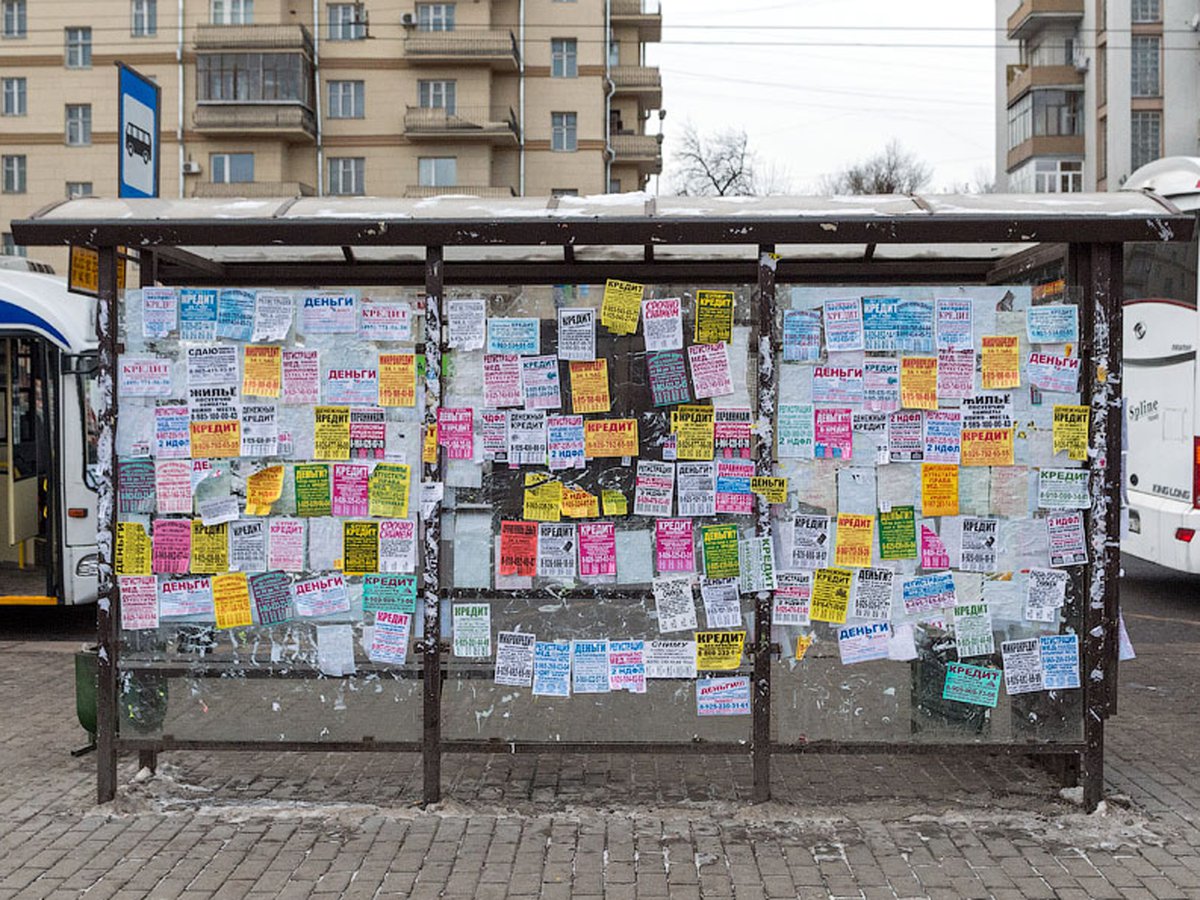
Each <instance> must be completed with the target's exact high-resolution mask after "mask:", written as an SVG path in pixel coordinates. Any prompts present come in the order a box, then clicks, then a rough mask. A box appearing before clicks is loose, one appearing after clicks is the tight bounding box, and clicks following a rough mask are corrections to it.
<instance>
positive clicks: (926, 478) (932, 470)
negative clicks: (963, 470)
mask: <svg viewBox="0 0 1200 900" xmlns="http://www.w3.org/2000/svg"><path fill="white" fill-rule="evenodd" d="M921 515H923V516H924V517H925V518H927V519H929V518H933V517H934V516H957V515H958V466H955V465H950V464H947V463H922V464H921Z"/></svg>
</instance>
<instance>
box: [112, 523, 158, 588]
mask: <svg viewBox="0 0 1200 900" xmlns="http://www.w3.org/2000/svg"><path fill="white" fill-rule="evenodd" d="M151 546H152V545H151V543H150V538H149V536H148V535H147V534H146V529H145V528H143V527H142V525H141V523H140V522H118V523H117V540H116V548H115V554H116V568H117V574H118V575H150V574H152V572H151V569H150V560H151V555H152V554H151Z"/></svg>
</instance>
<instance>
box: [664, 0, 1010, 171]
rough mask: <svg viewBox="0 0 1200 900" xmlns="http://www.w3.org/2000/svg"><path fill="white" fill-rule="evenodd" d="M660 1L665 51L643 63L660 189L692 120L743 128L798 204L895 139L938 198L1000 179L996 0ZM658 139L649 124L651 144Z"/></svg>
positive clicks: (707, 129) (704, 126) (702, 125)
mask: <svg viewBox="0 0 1200 900" xmlns="http://www.w3.org/2000/svg"><path fill="white" fill-rule="evenodd" d="M651 2H653V0H651ZM661 2H662V14H663V40H662V43H661V44H650V45H648V48H647V51H646V62H647V64H648V65H653V66H658V67H659V68H660V69H661V70H662V79H663V106H664V108H665V109H666V111H667V114H666V117H665V119H663V120H662V123H661V124H662V128H663V132H664V141H663V151H664V157H665V172H666V174H664V176H663V179H662V190H664V191H666V190H667V189H668V187H669V173H670V171H671V164H672V142H673V139H674V138H676V137H677V136H678V135H679V133H680V132H681V130H682V129H683V127H684V125H685V124H686V123H687V122H688V121H691V122H692V123H693V124H695V126H696V127H697V129H698V130H699V131H700V133H701V134H709V133H713V132H715V131H719V130H721V129H723V128H735V129H745V131H746V133H747V135H748V137H749V143H750V147H751V149H752V150H753V151H754V152H755V153H756V155H757V157H758V159H759V161H760V163H762V164H766V165H774V166H775V167H776V169H777V170H779V171H780V172H781V173H782V174H783V175H784V176H785V180H786V182H787V187H788V189H790V191H791V192H793V193H806V192H815V191H816V190H817V189H818V182H819V180H820V178H821V177H822V176H823V175H827V174H831V173H834V172H837V171H838V170H839V169H841V168H843V167H844V166H846V165H848V164H850V163H853V162H856V161H859V160H862V159H864V158H866V157H869V156H872V155H874V154H875V153H876V152H878V151H879V150H881V149H882V148H883V146H884V145H885V144H886V143H887V142H888V141H889V140H891V139H893V138H895V139H897V140H898V141H899V142H900V143H901V145H902V146H903V147H904V148H905V149H907V150H911V151H914V152H915V153H916V155H917V156H919V157H920V158H921V159H922V160H924V161H925V162H927V163H928V164H929V165H930V166H931V167H932V168H933V171H934V175H933V179H932V181H931V183H930V186H929V189H930V190H949V189H953V188H955V187H959V188H961V186H962V185H963V184H969V183H974V182H976V181H977V180H978V178H979V177H980V175H981V173H982V174H983V175H984V176H985V177H986V178H987V179H989V180H990V177H991V173H992V170H993V169H994V168H995V150H994V132H995V116H994V111H993V105H994V101H993V98H994V84H993V79H994V67H995V62H994V61H995V50H994V47H995V43H996V41H997V39H998V38H999V37H1001V36H999V35H997V34H996V32H995V30H994V29H995V20H994V4H993V2H992V0H732V2H731V0H661ZM897 45H904V46H897ZM658 128H659V122H658V120H657V119H656V118H654V117H653V114H652V118H651V120H650V122H649V123H648V124H647V131H649V132H650V133H654V132H656V131H657V130H658ZM650 189H651V190H654V182H653V180H652V181H651V185H650Z"/></svg>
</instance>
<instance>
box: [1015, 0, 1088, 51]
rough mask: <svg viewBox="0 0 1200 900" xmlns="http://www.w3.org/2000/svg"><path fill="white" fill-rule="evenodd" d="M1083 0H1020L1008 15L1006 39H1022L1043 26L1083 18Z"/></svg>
mask: <svg viewBox="0 0 1200 900" xmlns="http://www.w3.org/2000/svg"><path fill="white" fill-rule="evenodd" d="M1083 2H1084V0H1021V5H1020V6H1018V7H1017V11H1016V12H1014V13H1013V14H1012V15H1011V16H1009V17H1008V39H1009V40H1010V41H1016V40H1022V39H1024V38H1027V37H1029V36H1030V35H1031V34H1034V33H1036V32H1037V31H1038V30H1039V29H1041V28H1043V27H1044V26H1046V25H1048V24H1050V23H1052V22H1055V23H1064V24H1065V23H1069V22H1077V21H1079V20H1080V19H1082V18H1083Z"/></svg>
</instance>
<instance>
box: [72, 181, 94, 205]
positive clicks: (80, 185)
mask: <svg viewBox="0 0 1200 900" xmlns="http://www.w3.org/2000/svg"><path fill="white" fill-rule="evenodd" d="M90 196H92V183H91V182H90V181H68V182H67V199H68V200H76V199H78V198H79V197H90Z"/></svg>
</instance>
